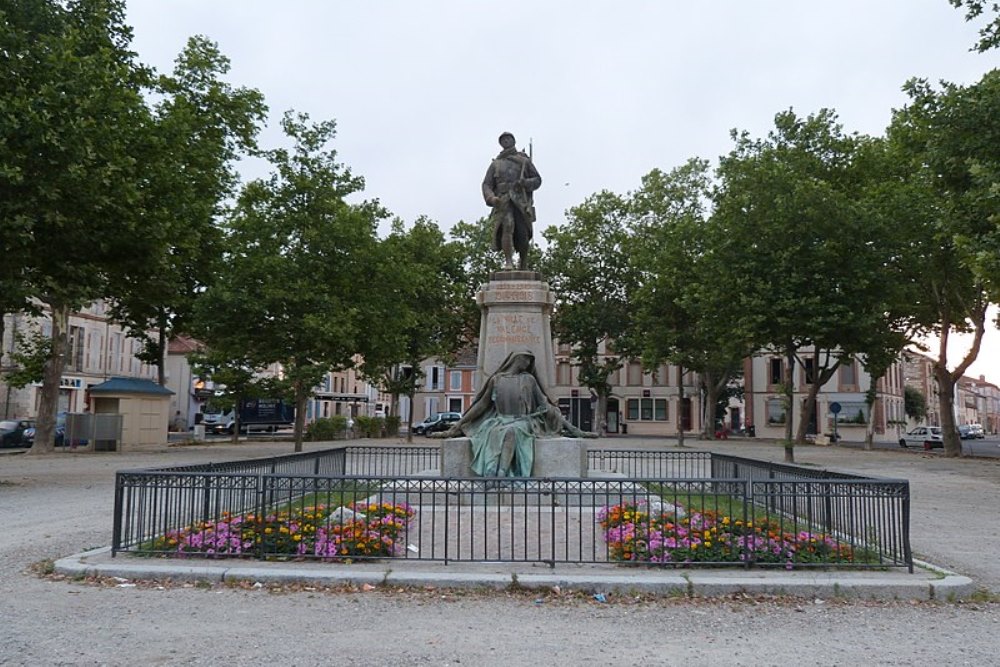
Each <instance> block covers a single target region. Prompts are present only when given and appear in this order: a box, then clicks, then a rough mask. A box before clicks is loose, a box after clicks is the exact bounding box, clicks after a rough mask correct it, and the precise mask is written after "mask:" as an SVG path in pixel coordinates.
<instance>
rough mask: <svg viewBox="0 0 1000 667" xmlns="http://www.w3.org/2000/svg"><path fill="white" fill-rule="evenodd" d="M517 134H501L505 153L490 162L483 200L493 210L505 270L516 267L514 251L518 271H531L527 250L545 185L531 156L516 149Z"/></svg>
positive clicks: (495, 236) (495, 238) (495, 246)
mask: <svg viewBox="0 0 1000 667" xmlns="http://www.w3.org/2000/svg"><path fill="white" fill-rule="evenodd" d="M514 144H515V140H514V135H513V134H511V133H510V132H504V133H503V134H501V135H500V145H501V146H503V150H502V151H500V154H499V155H497V156H496V158H494V160H493V162H491V163H490V166H489V169H487V170H486V178H484V179H483V199H485V200H486V203H487V205H489V206H492V207H493V212H492V213H491V214H490V221H491V222H492V223H493V235H492V239H493V249H494V250H500V251H502V252H503V257H504V268H505V269H508V270H510V269H513V268H514V251H515V250H516V251H517V254H518V260H519V261H518V268H519V269H521V270H522V271H524V270H526V269H527V268H528V247H529V245H530V243H531V234H532V225H533V224H534V222H535V204H534V195H533V193H534V191H535V190H537V189H538V188H539V186H540V185H541V184H542V177H541V176H539V175H538V170H536V169H535V165H534V164H532V162H531V157H530V156H528V155H526V154H525V153H522V152H521V151H519V150H517V148H515V146H514Z"/></svg>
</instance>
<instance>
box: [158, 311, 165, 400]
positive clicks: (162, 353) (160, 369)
mask: <svg viewBox="0 0 1000 667" xmlns="http://www.w3.org/2000/svg"><path fill="white" fill-rule="evenodd" d="M157 334H158V337H159V341H158V343H157V345H158V347H159V351H160V354H159V356H158V357H157V359H156V383H157V384H158V385H160V386H161V387H165V386H167V370H166V369H165V368H164V367H163V358H164V357H165V356H166V354H167V322H166V318H165V317H161V318H160V326H159V328H158V330H157Z"/></svg>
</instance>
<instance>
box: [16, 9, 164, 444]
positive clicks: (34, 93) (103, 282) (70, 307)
mask: <svg viewBox="0 0 1000 667" xmlns="http://www.w3.org/2000/svg"><path fill="white" fill-rule="evenodd" d="M0 12H2V13H3V15H2V17H0V24H2V26H3V28H2V29H0V40H2V47H0V59H2V61H3V62H2V64H0V71H2V72H3V73H2V74H0V77H3V84H4V85H3V86H2V90H0V124H2V126H3V131H2V132H0V137H2V139H0V157H2V159H0V164H2V165H3V166H2V167H0V228H2V229H3V230H4V231H3V236H4V238H3V240H4V243H5V248H7V247H8V246H7V245H6V244H7V243H8V242H10V244H11V245H10V247H9V249H10V250H11V251H13V252H11V253H8V254H10V255H15V256H16V257H17V259H16V260H15V262H14V266H13V267H12V269H11V270H10V271H7V270H4V273H3V274H2V275H0V279H3V280H4V290H3V291H4V293H5V297H4V300H5V302H6V303H4V304H3V305H4V310H8V309H11V308H13V309H17V308H18V307H19V305H18V304H19V303H23V300H24V299H25V298H30V299H32V300H33V303H36V304H39V308H38V311H39V312H41V311H47V313H48V315H49V316H50V318H51V332H50V339H51V345H50V347H49V357H48V359H47V361H46V363H45V368H44V373H43V379H42V387H41V390H40V401H39V406H38V431H37V435H36V438H35V442H34V445H33V446H32V450H31V451H32V453H36V452H48V451H52V449H53V447H54V439H55V420H56V411H57V409H58V397H59V383H60V379H61V377H62V373H63V370H64V368H65V363H66V357H67V328H68V321H69V315H70V313H71V312H73V311H75V310H78V309H80V308H82V307H83V306H84V305H86V304H89V303H92V302H93V301H94V300H96V299H98V298H101V297H104V296H106V295H107V293H108V291H109V285H110V284H111V283H112V282H113V280H114V279H115V277H117V276H122V275H127V274H129V273H130V272H132V271H134V270H135V269H136V267H137V266H139V265H140V264H141V262H142V259H143V257H145V256H146V255H147V254H149V253H151V252H152V253H155V242H154V241H153V240H152V237H153V236H155V234H149V233H148V230H144V229H143V224H142V217H141V215H140V209H141V203H142V191H143V187H144V173H143V169H142V168H141V165H140V164H139V160H138V158H137V157H136V148H137V147H138V146H140V145H141V144H142V142H143V141H144V139H145V137H146V132H147V131H148V128H149V125H150V121H151V117H150V113H149V109H148V107H147V106H146V102H145V99H144V93H145V92H146V91H147V90H148V88H149V84H150V73H149V71H148V70H147V69H146V68H144V67H142V66H141V65H140V64H139V63H138V62H137V61H136V59H135V54H134V53H132V51H131V50H130V41H131V32H130V30H129V28H128V27H127V26H126V25H125V23H124V2H121V1H117V0H76V1H73V2H67V3H54V2H47V1H45V0H24V1H23V2H19V3H5V4H4V6H3V8H2V9H0ZM11 287H13V289H10V291H8V289H9V288H11Z"/></svg>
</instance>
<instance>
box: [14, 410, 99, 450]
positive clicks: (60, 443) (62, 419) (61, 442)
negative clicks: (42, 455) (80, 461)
mask: <svg viewBox="0 0 1000 667" xmlns="http://www.w3.org/2000/svg"><path fill="white" fill-rule="evenodd" d="M33 444H35V425H34V424H32V425H31V428H29V429H28V430H26V431H25V432H24V446H25V447H31V446H32V445H33ZM71 444H72V445H73V446H74V447H76V446H83V445H86V444H87V441H86V440H83V439H76V440H74V441H73V442H72V443H71ZM55 446H56V447H65V446H66V413H65V412H60V413H59V414H57V415H56V435H55Z"/></svg>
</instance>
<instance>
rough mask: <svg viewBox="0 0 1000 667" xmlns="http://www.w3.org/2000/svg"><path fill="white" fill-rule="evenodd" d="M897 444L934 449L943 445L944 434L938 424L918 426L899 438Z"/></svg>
mask: <svg viewBox="0 0 1000 667" xmlns="http://www.w3.org/2000/svg"><path fill="white" fill-rule="evenodd" d="M899 446H900V447H923V448H924V449H935V448H937V447H944V436H943V434H942V432H941V427H940V426H918V427H916V428H914V429H912V430H910V432H909V433H907V434H906V435H904V436H903V437H902V438H900V439H899Z"/></svg>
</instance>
